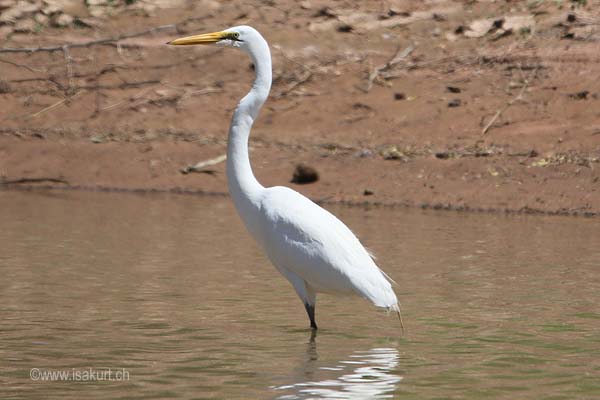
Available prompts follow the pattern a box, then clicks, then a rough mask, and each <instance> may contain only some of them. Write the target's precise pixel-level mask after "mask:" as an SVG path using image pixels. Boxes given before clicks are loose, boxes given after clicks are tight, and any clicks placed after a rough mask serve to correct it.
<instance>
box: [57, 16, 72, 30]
mask: <svg viewBox="0 0 600 400" xmlns="http://www.w3.org/2000/svg"><path fill="white" fill-rule="evenodd" d="M71 24H73V17H72V16H70V15H69V14H59V15H58V16H57V17H56V18H53V21H52V25H54V26H56V27H60V28H62V27H66V26H71Z"/></svg>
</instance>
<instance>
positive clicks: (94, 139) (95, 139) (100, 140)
mask: <svg viewBox="0 0 600 400" xmlns="http://www.w3.org/2000/svg"><path fill="white" fill-rule="evenodd" d="M90 141H91V142H92V143H96V144H98V143H104V138H103V137H102V136H92V137H91V138H90Z"/></svg>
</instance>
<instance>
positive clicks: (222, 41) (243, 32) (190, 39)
mask: <svg viewBox="0 0 600 400" xmlns="http://www.w3.org/2000/svg"><path fill="white" fill-rule="evenodd" d="M259 39H262V37H261V36H260V33H258V31H256V29H254V28H252V27H250V26H244V25H241V26H234V27H232V28H228V29H225V30H224V31H220V32H211V33H203V34H201V35H193V36H186V37H182V38H179V39H175V40H173V41H171V42H168V43H167V44H170V45H173V46H190V45H196V44H216V45H218V46H225V47H239V48H241V49H242V50H248V48H249V47H250V46H252V44H253V43H255V42H256V41H257V40H259Z"/></svg>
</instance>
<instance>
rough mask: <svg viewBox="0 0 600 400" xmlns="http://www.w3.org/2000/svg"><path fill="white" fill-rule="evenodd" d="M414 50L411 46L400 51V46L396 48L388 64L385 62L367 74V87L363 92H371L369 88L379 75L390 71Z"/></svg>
mask: <svg viewBox="0 0 600 400" xmlns="http://www.w3.org/2000/svg"><path fill="white" fill-rule="evenodd" d="M414 49H415V48H414V47H413V46H408V47H407V48H405V49H404V50H401V49H400V46H398V49H397V50H396V53H394V56H393V57H392V58H390V60H389V61H388V62H386V63H385V64H383V65H380V66H379V67H375V68H374V69H373V70H372V71H371V73H370V74H369V78H368V79H367V86H366V87H365V88H364V89H363V91H364V92H365V93H367V92H368V91H369V90H371V88H372V87H373V82H374V81H375V79H377V78H378V77H379V75H380V74H381V73H382V72H385V71H388V70H390V69H392V68H393V67H394V66H395V65H396V64H398V63H400V62H401V61H402V60H404V59H405V58H406V57H408V56H409V55H410V53H412V52H413V50H414Z"/></svg>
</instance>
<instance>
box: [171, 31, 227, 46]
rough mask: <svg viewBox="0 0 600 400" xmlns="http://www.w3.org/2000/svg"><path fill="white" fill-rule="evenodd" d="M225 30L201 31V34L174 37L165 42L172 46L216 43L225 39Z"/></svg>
mask: <svg viewBox="0 0 600 400" xmlns="http://www.w3.org/2000/svg"><path fill="white" fill-rule="evenodd" d="M226 37H227V32H211V33H203V34H202V35H194V36H186V37H182V38H179V39H175V40H173V41H171V42H168V43H167V44H170V45H173V46H190V45H194V44H211V43H217V42H218V41H220V40H223V39H226Z"/></svg>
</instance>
